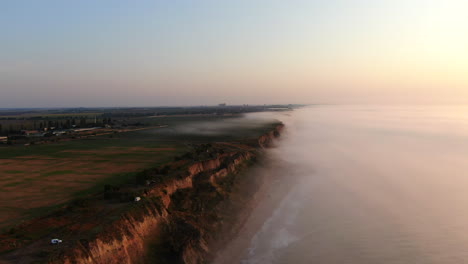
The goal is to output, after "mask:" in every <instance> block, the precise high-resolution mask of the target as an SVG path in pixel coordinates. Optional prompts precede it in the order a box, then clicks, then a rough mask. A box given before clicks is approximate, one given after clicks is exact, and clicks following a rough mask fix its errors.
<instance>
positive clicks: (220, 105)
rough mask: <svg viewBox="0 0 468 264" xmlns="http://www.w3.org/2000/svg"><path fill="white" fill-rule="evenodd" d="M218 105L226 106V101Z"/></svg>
mask: <svg viewBox="0 0 468 264" xmlns="http://www.w3.org/2000/svg"><path fill="white" fill-rule="evenodd" d="M218 106H219V107H225V106H226V103H222V104H219V105H218Z"/></svg>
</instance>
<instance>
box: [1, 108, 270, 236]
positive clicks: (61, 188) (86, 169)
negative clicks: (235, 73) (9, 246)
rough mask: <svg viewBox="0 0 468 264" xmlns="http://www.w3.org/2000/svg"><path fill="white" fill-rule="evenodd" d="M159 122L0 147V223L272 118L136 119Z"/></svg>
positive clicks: (243, 135) (245, 133)
mask: <svg viewBox="0 0 468 264" xmlns="http://www.w3.org/2000/svg"><path fill="white" fill-rule="evenodd" d="M140 121H142V122H144V123H145V124H148V125H154V124H158V125H165V127H161V128H152V129H144V130H139V131H133V132H126V133H119V134H114V135H106V136H98V137H91V138H86V139H80V140H74V141H66V142H59V143H51V144H45V145H34V146H1V147H0V228H7V227H9V226H12V225H14V224H18V223H20V222H21V221H24V220H27V219H30V218H32V217H35V216H39V215H42V214H44V213H45V212H48V211H50V210H52V209H53V208H56V207H58V206H60V205H62V204H64V203H66V202H67V201H70V200H71V199H76V198H79V197H83V196H86V195H88V194H90V193H93V192H97V191H101V190H103V186H104V185H105V184H114V185H115V184H119V183H122V182H125V181H128V180H129V179H132V175H134V173H136V172H138V171H141V170H143V169H145V168H149V167H154V166H157V165H160V164H164V163H167V162H169V161H172V160H173V159H174V157H176V156H179V155H181V154H183V153H186V152H187V151H189V150H190V148H191V146H192V145H193V144H200V143H208V142H233V141H241V140H246V139H249V138H250V139H252V138H256V137H258V136H260V135H261V134H263V133H265V132H266V131H268V130H270V129H271V128H272V127H273V126H274V125H276V124H277V123H276V122H275V121H273V120H270V121H269V122H263V121H262V122H259V121H258V120H251V119H245V118H244V119H241V118H239V117H236V116H233V117H219V116H196V117H187V116H181V117H158V118H142V119H141V120H140Z"/></svg>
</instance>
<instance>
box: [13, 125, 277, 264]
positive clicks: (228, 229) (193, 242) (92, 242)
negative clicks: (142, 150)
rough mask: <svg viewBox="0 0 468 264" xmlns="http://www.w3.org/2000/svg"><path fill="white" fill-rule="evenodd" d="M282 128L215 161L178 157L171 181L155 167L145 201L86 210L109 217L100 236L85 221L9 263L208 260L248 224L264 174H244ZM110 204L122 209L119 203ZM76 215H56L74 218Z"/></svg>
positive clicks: (18, 254)
mask: <svg viewBox="0 0 468 264" xmlns="http://www.w3.org/2000/svg"><path fill="white" fill-rule="evenodd" d="M282 129H283V125H279V126H277V127H276V128H275V129H273V130H272V131H271V132H269V133H267V134H265V135H263V136H261V137H260V138H259V139H258V140H257V142H255V144H250V145H233V144H229V146H230V148H229V151H221V152H216V154H215V155H214V156H215V157H213V158H211V159H206V160H200V161H187V160H182V161H179V162H175V163H174V164H171V165H170V169H171V170H174V171H177V174H176V176H172V177H167V179H165V180H158V181H156V180H153V179H159V178H157V177H156V176H158V173H157V172H153V171H148V172H146V174H145V175H144V180H145V181H146V186H145V188H144V190H143V191H142V192H141V198H142V199H141V201H139V202H134V203H129V206H127V207H123V209H120V208H119V210H122V212H121V213H120V214H119V215H118V218H117V219H113V220H112V221H111V222H103V220H102V219H101V218H100V217H102V218H105V216H106V214H105V213H103V212H101V211H92V210H90V209H86V210H87V212H89V214H90V216H89V218H88V219H94V220H92V221H95V222H100V223H106V224H104V225H102V224H101V225H99V227H100V229H99V230H98V231H97V232H95V234H94V235H93V236H87V235H86V236H85V235H84V234H85V233H86V232H88V231H89V230H94V229H97V228H96V227H97V226H98V225H97V224H96V223H80V224H79V225H78V226H77V227H76V228H75V229H73V232H72V231H69V232H70V234H69V238H68V240H67V242H66V243H63V245H60V246H58V247H56V248H54V249H53V250H49V249H47V250H44V247H45V245H44V244H43V243H44V242H42V244H40V243H39V242H36V243H32V244H29V245H26V246H24V247H22V248H20V249H17V250H15V251H13V252H11V253H9V254H7V255H6V257H5V258H4V259H5V260H6V261H7V262H5V263H13V262H14V263H34V262H37V263H45V262H47V263H50V264H72V263H84V264H86V263H89V264H91V263H94V264H95V263H106V264H113V263H115V264H120V263H206V262H207V261H209V260H210V259H211V258H212V257H213V253H214V252H215V251H216V250H217V249H218V245H219V244H222V243H223V242H224V241H226V240H228V239H229V238H230V236H232V235H233V233H235V231H236V230H237V229H239V228H240V227H241V225H242V222H243V221H244V220H245V218H246V217H247V216H248V214H249V208H250V205H249V201H250V198H249V197H251V195H253V194H254V193H255V191H256V190H257V188H258V186H259V185H260V184H261V179H259V178H258V179H245V178H242V177H243V176H242V174H243V173H242V172H243V171H244V170H245V169H246V168H248V167H249V165H250V164H252V163H253V162H254V161H255V160H256V159H257V158H258V157H259V155H261V149H263V148H267V147H269V146H271V144H272V142H273V140H274V139H275V138H276V137H278V136H280V132H281V130H282ZM222 145H223V143H219V144H218V145H217V146H218V148H222ZM154 175H156V176H154ZM116 192H117V191H116ZM112 195H113V193H109V196H110V197H112ZM108 207H109V206H108ZM108 207H106V208H107V209H106V210H107V211H109V212H113V214H115V210H117V209H116V208H108ZM80 210H84V209H80ZM80 212H81V211H80ZM70 214H71V213H59V214H57V215H55V216H54V217H55V219H62V218H63V219H68V222H67V223H71V222H72V221H71V217H70V216H69V215H70ZM98 214H102V215H98ZM109 214H110V213H109ZM69 218H70V219H69ZM63 221H65V220H63ZM89 221H91V220H89ZM70 225H71V224H70ZM90 225H91V226H92V227H93V228H94V229H92V228H91V227H89V226H90ZM64 226H66V225H64ZM102 226H103V227H102ZM101 227H102V228H101ZM67 228H68V226H67ZM67 230H68V229H67ZM70 230H72V229H70ZM64 234H66V233H64ZM49 247H50V245H49ZM44 252H45V253H44Z"/></svg>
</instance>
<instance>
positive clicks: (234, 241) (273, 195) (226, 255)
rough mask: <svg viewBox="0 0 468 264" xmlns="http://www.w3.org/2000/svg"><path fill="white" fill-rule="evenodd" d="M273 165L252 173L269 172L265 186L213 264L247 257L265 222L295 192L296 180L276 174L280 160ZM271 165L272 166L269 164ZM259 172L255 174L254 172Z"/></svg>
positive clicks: (255, 197)
mask: <svg viewBox="0 0 468 264" xmlns="http://www.w3.org/2000/svg"><path fill="white" fill-rule="evenodd" d="M269 162H274V163H273V166H272V167H259V168H255V169H254V170H252V171H251V172H250V173H252V174H255V173H267V174H268V175H265V176H264V179H263V183H262V186H260V188H259V190H258V191H257V193H256V194H255V196H254V197H253V200H252V206H250V207H249V208H248V209H246V210H249V211H250V212H248V213H249V215H248V216H247V218H246V219H243V221H242V223H241V228H240V229H239V231H238V232H237V234H235V235H234V236H233V237H232V238H231V239H229V240H228V241H227V243H226V244H225V245H223V246H222V247H221V248H220V249H219V250H218V251H217V252H216V253H215V254H214V256H215V257H214V259H213V261H212V262H210V263H211V264H239V263H242V262H243V260H245V259H246V258H247V257H248V250H249V248H250V246H251V243H252V239H253V238H254V237H255V235H256V234H257V233H258V232H259V231H260V230H261V229H262V227H263V225H264V224H265V222H266V221H268V219H269V218H270V217H271V216H272V215H273V213H274V212H275V210H276V208H277V207H278V206H279V205H280V203H281V202H282V201H283V199H284V198H285V197H286V196H287V195H288V193H289V192H290V191H292V189H293V188H292V187H293V186H294V184H295V182H296V181H295V180H294V179H293V180H291V179H292V178H288V181H286V177H285V176H284V175H280V174H281V173H278V174H276V173H274V172H275V168H276V167H280V166H281V164H278V161H275V160H271V161H269ZM270 166H271V164H270ZM255 170H256V171H255Z"/></svg>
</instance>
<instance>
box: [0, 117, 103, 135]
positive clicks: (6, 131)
mask: <svg viewBox="0 0 468 264" xmlns="http://www.w3.org/2000/svg"><path fill="white" fill-rule="evenodd" d="M0 122H1V121H0ZM111 124H112V120H111V118H100V119H97V118H86V117H80V118H68V119H44V120H16V121H13V122H8V123H6V122H4V123H3V124H2V123H0V135H11V134H19V133H21V131H23V130H39V131H44V130H51V129H70V128H85V127H93V126H104V125H111Z"/></svg>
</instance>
